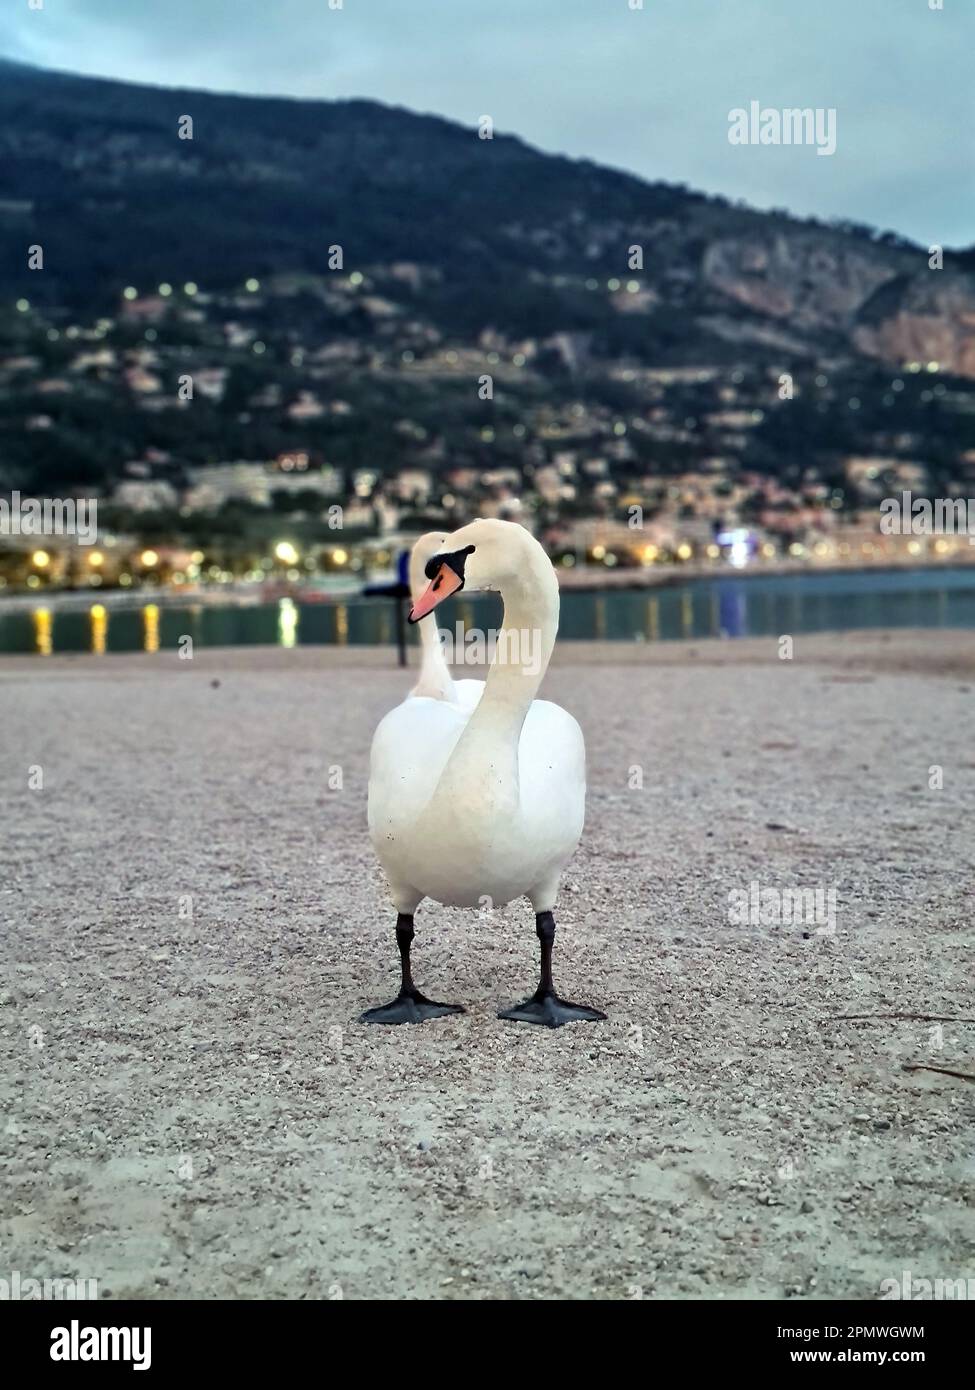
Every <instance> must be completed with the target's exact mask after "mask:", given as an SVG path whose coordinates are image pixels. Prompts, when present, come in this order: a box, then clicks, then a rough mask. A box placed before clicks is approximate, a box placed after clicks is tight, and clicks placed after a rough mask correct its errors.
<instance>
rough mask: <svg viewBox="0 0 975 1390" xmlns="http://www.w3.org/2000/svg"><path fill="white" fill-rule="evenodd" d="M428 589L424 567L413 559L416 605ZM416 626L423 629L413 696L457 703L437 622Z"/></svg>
mask: <svg viewBox="0 0 975 1390" xmlns="http://www.w3.org/2000/svg"><path fill="white" fill-rule="evenodd" d="M425 587H426V576H425V575H424V573H423V568H422V565H421V563H420V561H419V559H418V558H413V559H411V561H410V592H411V593H412V595H413V602H414V603H416V601H417V599H418V598H419V597H420V595H421V594H422V593H423V590H424V589H425ZM417 626H418V627H419V629H420V678H419V680H418V681H417V683H416V685H415V686H414V687H413V689H412V690H411V691H410V694H411V695H428V696H430V698H431V699H433V700H450V701H456V699H457V691H456V689H455V688H454V682H453V680H452V679H451V676H450V672H449V671H448V670H447V663H446V661H445V660H444V654H443V647H442V646H441V644H440V629H439V627H438V626H437V621H436V619H435V618H427V619H425V620H424V621H423V622H421V623H418V624H417Z"/></svg>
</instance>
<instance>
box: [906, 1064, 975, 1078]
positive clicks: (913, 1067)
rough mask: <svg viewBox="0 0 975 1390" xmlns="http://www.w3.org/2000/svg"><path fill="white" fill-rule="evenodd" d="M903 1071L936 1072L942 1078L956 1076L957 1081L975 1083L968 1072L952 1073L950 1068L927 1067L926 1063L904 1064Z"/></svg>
mask: <svg viewBox="0 0 975 1390" xmlns="http://www.w3.org/2000/svg"><path fill="white" fill-rule="evenodd" d="M902 1070H903V1071H937V1072H940V1073H941V1075H942V1076H957V1077H958V1079H959V1081H975V1076H973V1075H972V1074H971V1072H968V1071H952V1069H951V1067H929V1066H928V1065H927V1063H926V1062H905V1063H904V1064H903V1067H902Z"/></svg>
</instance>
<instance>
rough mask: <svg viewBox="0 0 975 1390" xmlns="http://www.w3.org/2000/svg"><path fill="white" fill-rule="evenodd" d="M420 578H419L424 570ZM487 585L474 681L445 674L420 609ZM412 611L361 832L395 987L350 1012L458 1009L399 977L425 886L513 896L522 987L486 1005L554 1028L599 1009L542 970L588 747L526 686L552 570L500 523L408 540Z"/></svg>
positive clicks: (539, 668) (574, 839)
mask: <svg viewBox="0 0 975 1390" xmlns="http://www.w3.org/2000/svg"><path fill="white" fill-rule="evenodd" d="M426 581H429V582H428V583H427V582H426ZM465 588H466V589H469V590H478V589H498V590H500V592H501V597H502V600H503V602H504V625H503V627H502V629H501V632H500V633H499V634H498V638H497V644H496V649H495V653H494V658H493V660H492V662H491V667H490V671H489V672H488V678H487V680H486V681H477V680H461V681H455V680H453V679H452V677H451V675H450V672H449V671H448V669H447V664H446V662H445V660H444V656H443V651H442V649H441V646H440V641H439V637H438V632H437V628H436V623H435V620H433V619H432V618H431V616H430V615H431V614H432V613H433V611H434V609H436V608H437V607H438V606H439V605H440V604H441V603H443V602H444V600H445V599H447V598H449V597H450V596H451V595H452V594H455V593H458V592H459V591H460V590H461V589H465ZM410 590H411V593H412V595H413V607H412V610H411V612H410V621H411V622H413V623H419V624H420V643H421V653H422V660H421V666H420V675H419V680H418V681H417V683H416V685H415V686H414V688H413V690H412V691H411V692H410V694H409V695H408V696H407V698H406V699H405V700H404V701H403V703H402V704H400V705H398V706H397V707H396V708H395V709H393V710H391V711H390V712H389V714H387V715H386V716H385V718H384V719H383V720H382V722H381V723H380V724H379V727H378V728H377V729H376V733H375V736H374V738H373V743H372V751H371V756H370V770H369V812H368V820H369V835H370V839H371V841H372V844H373V847H374V849H375V851H376V855H377V857H378V859H379V862H380V864H381V866H382V868H383V871H384V873H385V876H386V879H387V881H388V884H389V890H390V896H391V898H392V902H393V906H394V907H395V909H396V913H397V917H396V942H397V946H398V949H399V955H400V966H401V970H402V984H401V988H400V992H399V994H398V995H397V997H396V998H395V999H394V1000H393V1001H392V1002H391V1003H389V1004H384V1005H381V1006H380V1007H378V1008H374V1009H367V1010H366V1012H365V1013H364V1014H362V1015H361V1019H360V1021H361V1022H363V1023H422V1022H425V1021H427V1020H428V1019H432V1018H440V1017H443V1016H444V1015H446V1014H454V1013H463V1012H464V1010H463V1009H462V1008H461V1006H460V1005H458V1004H439V1003H436V1002H434V1001H433V1000H430V999H427V998H425V997H424V996H423V995H422V994H421V993H420V992H419V990H418V989H417V987H416V985H415V984H414V982H413V976H412V974H411V968H410V947H411V945H412V942H413V937H414V925H413V918H414V913H415V912H416V909H417V908H418V906H419V905H420V903H421V902H422V901H423V899H424V898H431V899H433V900H434V901H435V902H439V903H442V904H444V905H445V906H450V907H477V908H482V909H483V908H490V907H501V906H503V905H504V904H506V903H509V902H512V901H513V900H514V899H515V898H519V897H522V896H527V897H528V898H529V899H530V901H531V904H532V907H533V908H534V910H535V930H536V933H537V935H538V938H539V941H540V943H541V975H540V979H539V985H538V988H537V989H536V991H535V993H534V994H533V995H532V996H531V997H530V998H528V999H526V1000H525V1001H524V1002H523V1003H521V1004H517V1005H515V1006H514V1007H513V1008H509V1009H502V1010H501V1011H500V1012H499V1014H498V1017H499V1018H503V1019H510V1020H512V1021H514V1022H518V1023H536V1024H542V1025H546V1026H548V1027H550V1028H559V1027H561V1026H562V1025H563V1024H565V1023H570V1022H575V1021H586V1022H595V1021H598V1020H600V1019H604V1018H605V1017H606V1015H605V1014H603V1013H600V1012H599V1010H598V1009H591V1008H588V1007H587V1006H585V1005H582V1004H573V1003H570V1002H569V1001H568V1000H565V999H560V998H559V996H558V995H557V994H556V992H555V987H554V985H553V982H552V947H553V942H554V939H555V918H554V916H553V908H554V907H555V902H556V897H557V894H558V887H559V880H560V878H561V875H562V871H563V869H564V868H565V866H566V864H567V862H568V861H569V859H570V858H571V856H572V854H573V852H574V850H575V848H576V846H577V844H578V843H579V838H580V836H581V834H582V826H583V821H584V819H585V801H586V750H585V744H584V742H583V738H582V730H581V729H580V728H579V725H578V724H577V723H576V721H575V720H574V719H573V718H572V716H571V715H570V714H567V713H566V711H565V710H564V709H562V708H560V706H558V705H555V704H552V703H550V702H549V701H548V700H536V699H535V693H536V691H537V690H538V687H539V685H540V684H541V681H542V677H543V676H544V674H545V670H546V667H547V666H548V662H549V658H550V656H551V654H552V648H553V646H554V644H555V635H556V632H557V631H558V621H559V587H558V583H557V581H556V578H555V571H554V570H553V568H552V565H551V562H550V560H549V559H548V556H547V555H546V554H545V551H544V550H543V549H542V547H541V546H540V545H539V543H538V541H536V540H535V538H534V537H533V536H532V535H531V534H530V533H529V532H528V531H526V530H525V529H524V527H522V526H519V525H517V524H516V523H514V522H510V521H500V520H496V519H494V518H488V519H483V518H482V519H479V520H477V521H472V522H471V523H470V524H469V525H467V526H463V527H461V528H460V530H458V531H455V532H453V534H451V535H447V536H444V535H442V534H436V533H430V534H428V535H426V536H423V537H421V539H420V540H419V541H417V543H416V545H415V546H414V548H413V552H412V555H411V557H410Z"/></svg>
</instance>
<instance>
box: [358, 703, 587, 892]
mask: <svg viewBox="0 0 975 1390" xmlns="http://www.w3.org/2000/svg"><path fill="white" fill-rule="evenodd" d="M483 690H484V683H483V682H482V681H474V680H464V681H458V682H456V684H455V685H454V691H455V692H456V699H455V700H444V699H431V698H429V697H427V696H410V697H409V698H408V699H406V700H404V701H403V703H402V704H401V705H398V706H397V707H396V708H395V709H393V710H391V711H390V713H389V714H388V715H386V717H385V719H383V721H382V723H381V724H380V725H379V728H378V729H377V730H376V734H375V737H374V739H373V744H372V755H371V761H370V776H369V834H370V837H371V839H372V843H373V846H374V847H375V850H376V854H377V856H378V858H379V861H380V863H381V864H382V866H383V869H384V870H385V872H386V876H387V878H388V879H389V882H390V886H391V888H392V890H393V897H394V901H395V902H396V905H397V907H398V908H399V910H400V911H412V910H413V908H414V906H415V905H416V903H417V902H418V901H419V900H420V899H422V898H425V897H427V898H432V899H433V900H434V901H435V902H439V903H443V904H445V905H446V906H450V907H482V906H484V905H485V901H486V900H487V901H488V902H489V903H490V905H492V906H499V907H500V906H502V905H503V904H505V903H508V902H511V901H512V900H513V899H514V898H518V897H521V896H523V895H526V894H527V895H528V896H529V897H531V898H532V901H533V903H534V904H535V909H536V911H544V910H546V909H547V908H549V907H551V906H552V902H554V895H555V891H556V889H557V886H558V880H559V876H560V875H561V872H562V869H563V868H564V866H565V864H566V863H567V861H568V860H569V858H570V857H571V855H572V853H573V851H574V850H575V848H576V846H577V844H578V843H579V838H580V836H581V834H582V828H583V822H584V819H585V800H586V753H585V744H584V742H583V738H582V730H581V729H580V728H579V725H578V724H577V723H576V721H575V720H574V719H573V718H572V716H571V715H570V714H568V713H566V711H565V710H564V709H562V708H561V707H560V706H559V705H555V704H552V703H550V702H549V701H548V700H535V701H533V703H532V704H531V706H530V707H529V710H528V713H527V715H526V716H525V721H524V724H523V726H522V729H521V736H520V739H519V743H518V777H517V799H516V802H515V803H514V804H512V802H511V788H510V786H502V785H501V781H502V779H500V778H499V779H498V785H497V787H496V786H495V784H494V783H493V780H492V779H493V772H494V770H493V768H492V765H491V761H490V758H488V759H486V761H485V765H484V766H483V768H479V769H478V784H477V785H470V786H469V787H467V788H466V789H465V794H464V795H456V794H455V795H453V796H450V797H445V796H444V795H443V794H441V795H440V796H438V795H437V789H438V785H439V783H440V780H441V777H442V775H443V773H444V770H445V769H446V767H447V763H448V760H449V759H450V756H451V754H452V753H453V751H454V748H455V747H456V745H457V742H458V740H459V739H460V737H461V735H462V733H463V732H464V730H465V728H466V727H467V722H468V720H469V718H470V716H471V714H472V712H473V711H474V709H476V708H477V705H478V703H479V701H480V698H481V695H482V693H483ZM549 899H551V900H552V901H549Z"/></svg>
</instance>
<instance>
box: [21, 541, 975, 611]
mask: <svg viewBox="0 0 975 1390" xmlns="http://www.w3.org/2000/svg"><path fill="white" fill-rule="evenodd" d="M953 570H961V571H964V570H971V571H972V573H975V554H973V555H972V557H971V558H970V559H968V560H959V559H958V557H957V555H953V556H951V557H950V558H949V559H945V560H931V561H925V562H918V561H916V560H911V561H907V560H905V561H896V560H889V559H887V560H884V561H882V562H881V561H878V562H877V563H876V564H866V565H865V564H860V563H851V564H842V563H839V562H832V563H829V564H816V565H807V564H800V563H789V562H788V561H781V562H779V563H767V564H766V563H763V564H757V565H746V566H743V567H742V568H741V569H738V568H736V567H735V566H732V565H682V566H681V567H680V568H679V569H678V568H677V567H675V566H667V567H662V566H661V567H656V566H650V567H647V568H646V569H636V568H626V569H605V568H604V567H602V566H598V565H587V566H584V567H580V568H570V569H564V568H560V569H559V570H558V576H559V587H560V588H561V589H562V590H563V591H564V592H566V593H569V592H571V593H605V592H609V591H613V592H620V591H624V592H625V591H627V590H632V591H640V590H644V589H663V588H678V587H680V585H682V584H697V583H701V582H703V581H707V580H712V579H719V580H729V579H735V580H737V579H746V580H747V579H762V578H764V579H781V578H805V577H810V578H818V577H820V576H822V577H823V578H826V577H829V576H832V575H840V574H849V575H864V574H902V573H909V572H910V573H921V574H930V573H937V572H944V571H949V572H950V571H953ZM371 582H374V581H372V580H368V579H366V578H363V580H362V585H363V587H364V586H365V585H366V584H368V583H371ZM274 587H275V590H276V592H275V594H274V595H273V596H265V595H263V594H262V593H261V586H259V585H257V584H254V585H247V586H245V585H227V586H226V587H207V588H189V587H186V588H182V589H173V588H158V587H152V586H148V585H147V586H143V587H141V588H137V589H97V588H86V589H52V590H44V589H36V590H33V591H30V592H27V593H23V592H21V593H16V594H0V618H2V617H3V616H4V614H5V613H16V612H24V611H27V612H30V611H32V610H34V609H36V608H37V607H39V606H40V607H44V608H49V609H51V610H53V611H72V610H75V609H84V608H88V607H90V606H91V605H92V604H95V603H100V604H102V605H103V606H104V607H106V608H109V609H111V610H113V611H115V612H120V611H126V610H138V609H140V608H144V607H145V606H146V604H148V603H155V604H157V605H159V606H160V607H164V608H193V607H206V608H224V607H225V608H231V607H240V608H250V607H265V606H270V605H273V604H275V603H278V602H280V600H281V599H282V598H290V599H291V600H292V602H294V603H295V604H297V605H299V606H301V605H312V604H325V605H329V606H332V605H338V604H343V603H366V602H371V601H372V597H370V598H367V597H366V595H365V594H364V593H363V592H362V590H361V589H360V588H359V587H356V588H347V589H335V590H334V591H329V590H323V589H313V590H307V591H304V592H303V591H302V590H301V589H300V588H298V587H297V586H291V585H289V584H287V583H282V584H277V585H275V586H274ZM376 601H377V602H388V601H389V600H384V599H380V598H377V599H376Z"/></svg>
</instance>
